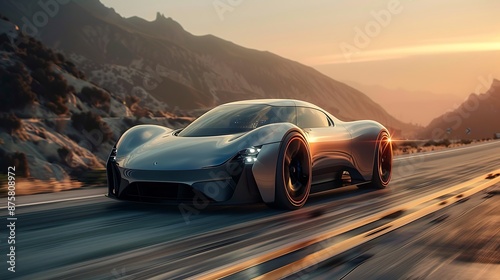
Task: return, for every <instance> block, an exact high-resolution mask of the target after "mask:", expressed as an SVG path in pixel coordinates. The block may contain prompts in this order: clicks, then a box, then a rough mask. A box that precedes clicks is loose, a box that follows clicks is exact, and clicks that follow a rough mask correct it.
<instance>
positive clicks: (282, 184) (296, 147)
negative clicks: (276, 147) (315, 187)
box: [273, 132, 311, 210]
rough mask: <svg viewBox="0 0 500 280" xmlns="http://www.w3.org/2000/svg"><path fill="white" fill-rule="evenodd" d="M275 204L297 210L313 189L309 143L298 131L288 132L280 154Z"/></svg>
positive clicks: (281, 207)
mask: <svg viewBox="0 0 500 280" xmlns="http://www.w3.org/2000/svg"><path fill="white" fill-rule="evenodd" d="M276 171H277V172H276V193H275V201H274V204H273V206H275V207H276V208H280V209H288V210H295V209H299V208H300V207H302V206H303V205H304V204H305V203H306V200H307V198H308V196H309V192H310V190H311V155H310V152H309V145H308V144H307V142H306V140H305V139H304V137H303V136H302V135H301V134H300V133H298V132H292V133H290V134H288V135H287V136H286V138H285V141H283V144H282V145H281V148H280V153H279V156H278V164H277V170H276Z"/></svg>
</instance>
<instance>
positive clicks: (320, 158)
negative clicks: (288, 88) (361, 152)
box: [297, 107, 352, 184]
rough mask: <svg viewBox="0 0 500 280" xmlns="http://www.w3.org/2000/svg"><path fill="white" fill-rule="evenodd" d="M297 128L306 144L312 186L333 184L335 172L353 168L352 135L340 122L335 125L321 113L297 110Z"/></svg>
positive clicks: (302, 108) (313, 109) (300, 108)
mask: <svg viewBox="0 0 500 280" xmlns="http://www.w3.org/2000/svg"><path fill="white" fill-rule="evenodd" d="M297 125H298V126H299V127H300V128H302V130H303V131H304V132H305V134H306V137H307V139H308V141H309V148H310V152H311V160H312V184H320V183H326V182H329V181H333V180H335V179H336V178H337V176H338V171H342V170H345V168H346V167H349V166H352V157H351V155H350V154H351V153H350V140H351V135H350V133H349V132H348V131H347V130H346V129H345V128H344V126H343V125H342V123H341V122H338V123H334V121H333V120H332V119H331V118H330V117H328V116H327V115H326V114H325V113H324V112H322V111H321V110H318V109H315V108H309V107H297Z"/></svg>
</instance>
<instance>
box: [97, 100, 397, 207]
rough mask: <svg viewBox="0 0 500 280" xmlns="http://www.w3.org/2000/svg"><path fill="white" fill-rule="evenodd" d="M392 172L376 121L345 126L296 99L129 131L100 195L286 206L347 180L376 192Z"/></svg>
mask: <svg viewBox="0 0 500 280" xmlns="http://www.w3.org/2000/svg"><path fill="white" fill-rule="evenodd" d="M391 169H392V145H391V138H390V134H389V131H388V130H387V129H386V128H385V127H384V126H383V125H381V124H380V123H377V122H375V121H369V120H362V121H352V122H344V121H341V120H339V119H337V118H335V117H334V116H332V115H331V114H329V113H328V112H327V111H325V110H323V109H321V108H319V107H318V106H315V105H313V104H311V103H308V102H305V101H299V100H289V99H257V100H247V101H239V102H232V103H228V104H224V105H220V106H218V107H215V108H214V109H212V110H210V111H208V112H206V113H205V114H203V115H202V116H200V117H199V118H198V119H196V120H195V121H193V122H192V123H191V124H189V125H188V126H187V127H185V128H183V129H177V130H172V129H170V128H167V127H162V126H158V125H137V126H134V127H132V128H130V129H129V130H127V131H126V132H125V133H124V134H123V135H122V136H121V137H120V139H119V140H118V142H117V143H116V145H115V146H114V147H113V149H112V151H111V153H110V155H109V159H108V161H107V177H108V196H109V197H111V198H115V199H119V200H133V201H144V202H158V203H200V202H199V201H202V202H207V204H208V203H213V204H236V203H254V202H263V203H266V204H268V205H270V206H272V207H275V208H281V209H290V210H294V209H298V208H300V207H302V206H303V205H304V204H305V202H306V201H307V199H308V197H309V194H310V193H313V192H318V191H324V190H328V189H332V188H335V187H339V186H342V185H343V180H346V179H349V180H350V183H351V184H357V185H359V186H364V187H367V186H370V187H375V188H385V187H386V186H387V185H388V184H389V181H390V179H391Z"/></svg>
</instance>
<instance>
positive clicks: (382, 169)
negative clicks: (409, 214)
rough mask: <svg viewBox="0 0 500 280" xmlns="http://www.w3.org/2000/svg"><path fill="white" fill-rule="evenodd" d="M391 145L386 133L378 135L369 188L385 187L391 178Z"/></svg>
mask: <svg viewBox="0 0 500 280" xmlns="http://www.w3.org/2000/svg"><path fill="white" fill-rule="evenodd" d="M392 157H393V155H392V143H391V138H390V137H389V134H388V133H387V132H385V131H384V132H382V133H380V135H379V137H378V140H377V148H376V152H375V159H374V164H373V174H372V180H371V183H370V184H369V186H370V187H371V188H376V189H384V188H386V187H387V185H388V184H389V182H390V180H391V176H392Z"/></svg>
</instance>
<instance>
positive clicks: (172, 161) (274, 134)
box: [116, 123, 296, 170]
mask: <svg viewBox="0 0 500 280" xmlns="http://www.w3.org/2000/svg"><path fill="white" fill-rule="evenodd" d="M294 127H295V126H294V125H292V124H288V123H282V124H271V125H267V126H263V127H260V128H257V129H254V130H252V131H250V132H246V133H239V134H231V135H221V136H208V137H179V136H176V135H175V133H173V132H172V131H165V130H164V129H162V128H160V127H157V126H156V127H155V126H142V127H136V128H133V129H131V130H130V132H127V133H125V134H124V135H123V136H122V139H120V141H119V142H118V144H117V150H116V162H117V163H118V165H119V166H121V167H123V168H128V169H138V170H194V169H201V168H208V167H212V166H218V165H221V164H223V163H225V162H226V161H228V160H230V159H231V158H233V157H234V156H236V155H237V154H238V153H239V152H240V151H243V150H245V149H247V148H250V147H252V146H259V145H265V144H269V143H275V142H279V141H281V140H282V139H283V135H285V134H286V133H287V131H288V130H290V129H293V128H294ZM295 128H296V127H295Z"/></svg>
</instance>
